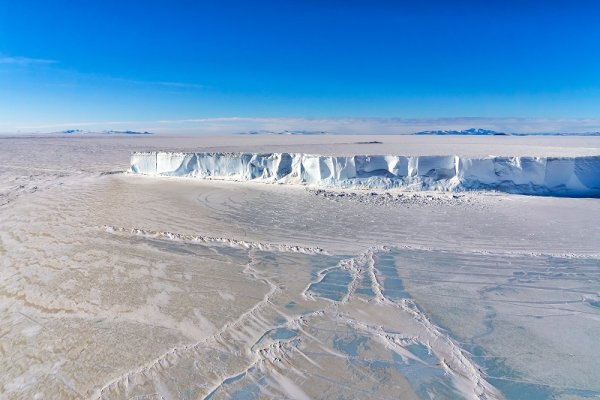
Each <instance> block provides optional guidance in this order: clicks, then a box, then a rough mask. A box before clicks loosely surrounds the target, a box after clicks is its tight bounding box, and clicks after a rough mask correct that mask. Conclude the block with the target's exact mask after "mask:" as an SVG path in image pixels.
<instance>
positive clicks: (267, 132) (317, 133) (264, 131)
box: [239, 130, 332, 135]
mask: <svg viewBox="0 0 600 400" xmlns="http://www.w3.org/2000/svg"><path fill="white" fill-rule="evenodd" d="M239 134H240V135H331V134H332V132H326V131H287V130H286V131H277V132H276V131H266V130H260V131H247V132H240V133H239Z"/></svg>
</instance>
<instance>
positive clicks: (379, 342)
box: [0, 138, 600, 399]
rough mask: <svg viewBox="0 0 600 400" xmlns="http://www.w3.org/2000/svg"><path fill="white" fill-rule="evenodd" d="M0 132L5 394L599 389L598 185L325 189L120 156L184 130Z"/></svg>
mask: <svg viewBox="0 0 600 400" xmlns="http://www.w3.org/2000/svg"><path fill="white" fill-rule="evenodd" d="M0 140H2V143H1V145H0V176H1V178H2V179H1V180H0V182H1V183H2V186H1V195H2V199H3V200H4V201H3V203H2V204H3V205H2V206H0V255H1V257H0V263H1V268H0V274H1V276H0V310H2V311H1V313H0V349H1V351H0V363H1V368H0V370H2V371H3V372H2V374H0V390H1V392H2V396H3V397H6V398H24V399H25V398H27V399H29V398H36V397H37V398H98V397H102V398H135V396H139V398H150V399H153V398H161V397H162V398H206V397H208V398H274V397H276V398H330V397H333V396H337V397H341V398H356V397H361V398H397V397H402V398H457V397H464V398H477V397H479V398H496V397H500V398H501V397H506V398H516V399H518V398H524V397H526V398H540V399H542V398H589V397H594V396H597V395H598V393H599V392H600V387H598V379H597V376H598V374H599V371H600V365H599V360H600V349H599V348H598V347H599V346H598V345H597V337H598V336H599V334H600V322H599V317H600V308H599V307H598V305H599V304H600V297H599V293H600V277H599V274H600V272H599V268H600V267H599V265H600V255H599V254H598V253H599V250H598V249H600V204H599V201H598V200H597V199H570V198H548V197H546V198H543V197H524V196H513V195H505V194H487V195H486V194H480V193H472V194H469V193H466V194H461V198H462V197H466V198H468V199H470V201H468V202H467V201H465V202H460V203H458V202H444V201H441V202H439V203H438V204H439V205H438V206H436V207H432V206H430V205H426V204H427V201H428V200H426V199H428V198H429V197H428V196H438V194H434V193H430V194H423V195H422V198H423V202H420V201H410V202H407V203H397V204H396V203H394V205H392V206H390V205H386V204H387V203H379V202H376V203H372V204H365V203H363V202H361V201H348V202H345V201H344V198H345V196H342V197H339V196H336V197H335V201H331V199H330V198H328V197H324V196H320V195H315V193H314V192H312V191H306V190H304V189H303V188H301V187H297V186H287V185H255V184H245V183H235V182H218V181H211V182H206V181H198V180H177V179H155V178H148V177H144V176H136V175H132V174H112V172H116V171H119V170H120V171H124V170H126V169H127V168H128V162H127V161H128V156H129V154H128V153H129V152H130V151H131V150H136V149H140V148H142V149H144V148H148V147H149V145H156V146H157V147H159V148H164V147H165V145H166V144H167V143H169V142H170V141H171V139H170V138H152V139H151V140H148V141H146V140H145V139H144V140H138V139H131V138H111V139H110V140H107V139H102V138H70V139H58V138H52V139H44V138H36V139H28V138H23V139H0ZM179 140H182V142H181V143H184V142H183V139H179ZM186 140H187V141H188V143H187V146H193V145H194V143H196V142H195V140H194V139H186ZM384 140H385V139H384ZM161 141H162V143H161ZM215 142H216V141H215ZM489 143H494V142H489ZM303 146H305V144H303ZM543 151H545V150H544V149H542V150H541V151H540V152H543ZM32 160H34V162H32ZM340 193H343V192H340ZM414 195H415V197H417V196H420V194H418V193H415V194H414ZM411 196H412V195H411ZM439 196H446V197H447V196H448V195H442V194H440V195H439ZM450 197H451V198H452V196H451V195H450ZM411 198H412V197H411Z"/></svg>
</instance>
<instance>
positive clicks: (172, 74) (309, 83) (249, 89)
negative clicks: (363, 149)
mask: <svg viewBox="0 0 600 400" xmlns="http://www.w3.org/2000/svg"><path fill="white" fill-rule="evenodd" d="M416 3H418V4H416ZM598 26H600V3H599V2H597V1H576V0H574V1H570V2H564V1H562V2H559V1H556V2H550V1H518V2H517V1H514V2H513V1H460V0H459V1H452V2H450V1H419V2H416V1H406V2H404V1H377V0H371V1H354V0H346V1H326V0H322V1H317V0H304V1H300V0H298V1H295V0H292V1H272V2H269V1H252V2H248V1H245V2H241V1H227V0H225V1H211V2H203V1H112V0H104V1H91V0H80V1H68V0H55V1H50V0H47V1H34V0H28V1H10V0H0V131H14V130H29V131H35V130H40V131H51V130H55V129H62V128H76V127H82V128H84V129H85V128H87V127H90V128H94V129H154V130H164V131H168V130H177V129H179V128H181V127H182V126H185V127H186V129H189V130H194V129H201V127H202V126H205V125H207V124H208V125H210V126H211V129H217V128H215V126H217V127H223V126H224V125H223V124H222V123H223V122H225V126H228V128H223V129H234V130H235V129H245V128H246V127H248V128H250V129H255V128H259V129H260V128H263V127H269V126H277V127H282V128H291V129H302V128H303V127H304V126H306V127H307V128H308V129H319V127H320V126H321V125H322V126H324V127H325V128H323V129H327V127H330V126H333V127H334V129H336V128H337V129H341V130H343V129H346V128H343V124H342V123H341V122H340V121H352V120H353V119H358V120H360V121H375V122H376V123H375V125H377V124H380V123H382V122H383V123H388V124H389V123H392V124H393V123H398V121H414V120H420V121H425V122H424V123H423V124H421V125H423V126H424V127H426V128H428V127H433V126H438V125H440V127H442V125H443V127H446V126H448V127H450V126H462V125H461V124H462V123H463V122H465V121H467V122H468V123H469V124H470V123H471V122H478V123H479V124H480V125H487V126H488V127H495V126H496V125H494V124H498V121H500V122H501V123H504V124H506V123H507V121H513V122H510V123H513V124H514V126H515V128H512V129H513V130H519V126H520V125H521V126H522V127H523V129H521V130H526V129H534V130H536V129H566V130H569V129H571V130H573V129H575V130H576V129H584V130H585V129H593V128H594V127H596V126H597V125H600V124H598V122H597V119H600V115H599V113H600V69H599V67H598V66H599V65H600V29H598V28H597V27H598ZM464 117H479V118H480V119H479V120H472V119H467V120H463V118H464ZM440 118H441V119H440ZM194 121H195V122H194ZM215 121H217V122H219V124H217V125H214V124H213V123H214V122H215ZM232 121H233V127H232V125H231V124H230V123H231V122H232ZM260 121H263V122H260ZM264 121H271V124H270V125H269V124H267V123H264ZM286 121H287V122H286ZM290 121H294V122H293V123H292V122H290ZM303 121H304V122H303ZM331 121H338V123H337V125H336V124H335V123H332V122H331ZM386 121H387V122H386ZM390 121H392V122H390ZM394 121H396V122H394ZM427 121H433V122H432V123H431V124H429V125H427ZM448 121H450V122H448ZM452 121H454V122H452ZM494 121H496V122H494ZM515 121H516V122H515ZM536 121H537V122H536ZM540 121H542V122H540ZM556 121H559V122H556ZM582 121H583V122H582ZM590 121H591V122H590ZM326 122H327V123H326ZM465 123H466V122H465ZM211 124H213V125H211ZM320 124H321V125H320ZM332 124H333V125H332ZM347 124H351V123H349V122H348V123H347ZM436 124H437V125H436ZM536 124H537V125H536ZM544 124H546V125H544ZM470 125H472V124H470ZM344 126H345V125H344ZM511 126H512V125H511ZM531 126H535V128H531ZM484 127H486V126H484ZM528 127H529V128H528ZM218 129H221V128H218ZM361 129H363V128H361ZM364 129H368V126H366V125H365V127H364Z"/></svg>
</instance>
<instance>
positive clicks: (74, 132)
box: [57, 129, 152, 135]
mask: <svg viewBox="0 0 600 400" xmlns="http://www.w3.org/2000/svg"><path fill="white" fill-rule="evenodd" d="M57 133H63V134H65V135H152V132H148V131H144V132H137V131H98V132H95V131H86V130H83V129H67V130H64V131H60V132H57Z"/></svg>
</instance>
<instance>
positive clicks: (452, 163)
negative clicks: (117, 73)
mask: <svg viewBox="0 0 600 400" xmlns="http://www.w3.org/2000/svg"><path fill="white" fill-rule="evenodd" d="M131 172H133V173H137V174H144V175H160V176H182V177H195V178H203V179H223V180H238V181H259V182H270V183H293V184H304V185H311V186H318V187H338V188H364V189H370V188H382V189H390V188H395V187H403V188H408V189H413V190H443V191H464V190H496V191H501V192H507V193H517V194H528V195H549V196H567V197H600V156H581V157H530V156H522V157H496V156H488V157H481V158H469V157H461V156H456V155H447V156H398V155H355V156H324V155H312V154H303V153H174V152H138V153H133V154H132V155H131Z"/></svg>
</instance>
